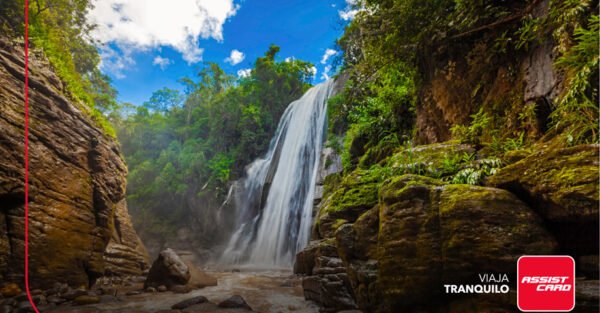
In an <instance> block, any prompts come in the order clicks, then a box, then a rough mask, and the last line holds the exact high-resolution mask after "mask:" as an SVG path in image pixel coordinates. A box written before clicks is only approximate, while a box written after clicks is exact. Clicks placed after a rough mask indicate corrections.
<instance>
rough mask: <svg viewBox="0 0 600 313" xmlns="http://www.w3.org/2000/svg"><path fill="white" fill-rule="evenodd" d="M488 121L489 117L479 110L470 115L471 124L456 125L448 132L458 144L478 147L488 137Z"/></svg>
mask: <svg viewBox="0 0 600 313" xmlns="http://www.w3.org/2000/svg"><path fill="white" fill-rule="evenodd" d="M490 121H491V117H490V116H489V115H488V114H487V113H486V112H484V111H483V108H481V109H479V111H478V112H477V113H476V114H473V115H471V124H470V125H469V126H465V125H458V124H457V125H455V126H453V127H452V128H451V129H450V131H451V132H452V137H453V138H454V139H458V140H459V141H460V142H463V143H470V144H476V145H479V144H482V143H483V142H484V141H485V140H486V137H487V135H489V130H490V129H489V127H490Z"/></svg>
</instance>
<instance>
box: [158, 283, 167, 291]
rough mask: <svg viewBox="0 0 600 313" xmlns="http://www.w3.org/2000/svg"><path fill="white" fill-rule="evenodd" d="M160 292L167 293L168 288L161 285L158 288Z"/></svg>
mask: <svg viewBox="0 0 600 313" xmlns="http://www.w3.org/2000/svg"><path fill="white" fill-rule="evenodd" d="M157 290H158V292H165V291H167V287H166V286H165V285H160V286H158V288H157Z"/></svg>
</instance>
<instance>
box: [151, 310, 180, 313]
mask: <svg viewBox="0 0 600 313" xmlns="http://www.w3.org/2000/svg"><path fill="white" fill-rule="evenodd" d="M180 312H181V311H179V310H160V311H156V312H154V313H180Z"/></svg>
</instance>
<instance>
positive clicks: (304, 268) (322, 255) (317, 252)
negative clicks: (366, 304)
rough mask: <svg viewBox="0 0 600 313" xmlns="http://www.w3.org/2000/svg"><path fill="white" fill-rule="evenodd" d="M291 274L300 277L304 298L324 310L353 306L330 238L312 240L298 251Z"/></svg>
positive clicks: (348, 285) (349, 287)
mask: <svg viewBox="0 0 600 313" xmlns="http://www.w3.org/2000/svg"><path fill="white" fill-rule="evenodd" d="M294 273H296V274H302V275H305V277H303V278H302V289H303V290H304V297H305V298H306V299H307V300H312V301H314V302H316V303H317V304H319V305H320V306H322V307H324V308H326V309H328V310H344V309H355V308H356V304H355V303H354V299H353V294H352V287H351V286H350V281H349V280H348V275H347V274H346V268H345V267H344V266H343V264H342V260H341V259H340V257H339V255H338V253H337V249H336V247H335V245H334V242H333V240H332V239H329V240H321V241H312V242H310V244H309V245H308V247H307V248H306V249H304V250H303V251H301V252H300V253H298V255H297V256H296V263H295V265H294Z"/></svg>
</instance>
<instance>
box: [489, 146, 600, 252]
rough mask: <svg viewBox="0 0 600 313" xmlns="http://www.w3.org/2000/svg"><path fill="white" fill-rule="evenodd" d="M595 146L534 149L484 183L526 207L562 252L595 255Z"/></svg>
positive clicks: (596, 185) (596, 148)
mask: <svg viewBox="0 0 600 313" xmlns="http://www.w3.org/2000/svg"><path fill="white" fill-rule="evenodd" d="M599 149H600V145H580V146H575V147H571V148H553V147H551V146H549V147H545V148H543V147H542V148H540V149H539V151H538V152H537V153H535V154H533V155H530V156H529V157H526V158H524V159H522V160H520V161H518V162H516V163H514V164H511V165H509V166H507V167H505V168H503V169H501V170H499V172H498V173H497V174H496V175H494V176H491V177H490V178H489V179H488V185H489V186H494V187H498V188H503V189H507V190H510V191H511V192H513V193H514V194H516V195H518V196H519V197H520V198H521V199H524V200H525V201H526V202H528V203H530V204H531V206H532V208H533V209H535V210H536V212H537V213H538V214H539V215H540V216H541V217H542V218H543V219H544V220H545V222H546V224H547V225H548V228H549V229H550V230H552V231H553V233H556V238H557V239H558V240H559V242H560V243H562V244H561V246H562V247H564V249H563V251H562V252H564V253H569V254H572V255H573V256H575V257H577V256H584V255H598V251H599V249H598V245H599V243H598V238H597V237H598V236H597V235H598V214H599V213H598V201H600V196H599V191H598V189H599V188H598V180H599V179H600V175H599V172H598V165H599V161H598V160H599V159H598V157H599V153H598V151H599Z"/></svg>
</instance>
